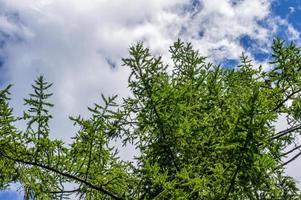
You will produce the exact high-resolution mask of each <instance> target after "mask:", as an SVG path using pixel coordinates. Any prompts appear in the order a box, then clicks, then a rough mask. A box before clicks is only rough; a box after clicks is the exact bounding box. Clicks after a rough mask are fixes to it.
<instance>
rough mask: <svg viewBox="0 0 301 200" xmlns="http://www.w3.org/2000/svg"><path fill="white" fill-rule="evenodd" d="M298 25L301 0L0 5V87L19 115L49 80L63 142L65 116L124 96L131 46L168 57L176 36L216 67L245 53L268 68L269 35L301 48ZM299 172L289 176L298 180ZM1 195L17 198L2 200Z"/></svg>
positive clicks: (56, 131)
mask: <svg viewBox="0 0 301 200" xmlns="http://www.w3.org/2000/svg"><path fill="white" fill-rule="evenodd" d="M299 19H301V0H0V87H1V88H2V87H4V86H5V85H6V84H8V83H13V84H14V87H13V90H12V102H11V104H12V106H14V107H15V113H16V114H20V113H22V110H23V109H24V108H23V105H22V104H23V98H24V97H26V96H27V94H28V92H29V91H30V89H31V88H30V85H31V84H32V82H33V80H34V79H35V78H36V77H37V75H40V74H43V75H44V76H45V77H46V78H47V79H48V80H49V81H50V82H54V87H53V88H52V90H53V92H54V94H55V95H54V96H53V99H52V100H53V102H54V103H55V108H54V109H53V110H52V111H53V115H54V120H53V121H52V124H51V127H52V130H53V131H52V137H58V138H61V139H63V140H65V141H68V139H69V138H70V136H72V134H73V131H74V129H73V128H72V123H70V122H69V121H68V116H69V115H77V114H83V115H85V114H87V112H86V107H87V106H88V105H91V104H92V103H93V102H99V99H100V98H99V97H100V93H104V94H105V95H110V94H119V95H120V96H126V95H127V94H128V90H127V88H126V84H127V76H128V69H126V68H125V67H122V66H121V58H122V57H125V56H127V52H128V48H129V46H130V45H131V44H134V43H135V42H137V41H143V42H144V43H145V44H146V45H147V46H148V47H150V48H151V49H152V52H153V53H154V54H161V55H167V52H168V46H169V45H171V44H172V42H173V41H175V40H176V39H177V38H182V39H183V40H185V41H190V42H192V43H193V45H194V47H195V48H197V49H199V50H200V52H201V53H202V54H203V55H204V56H208V59H209V60H210V61H212V62H214V63H216V64H220V63H223V64H224V66H231V65H234V64H236V63H237V59H238V57H239V56H240V55H241V53H242V52H247V53H248V54H249V55H250V56H251V57H252V58H253V60H254V63H256V64H263V65H264V66H267V65H266V64H265V63H266V62H267V61H268V59H269V54H268V52H269V50H270V45H271V41H272V39H273V38H274V37H276V36H278V37H281V38H283V39H285V40H287V41H293V42H295V43H296V44H301V41H300V31H301V21H300V20H299ZM267 67H268V66H267ZM123 156H125V157H126V156H127V155H123ZM298 167H301V161H299V162H297V163H295V164H294V166H289V167H288V169H287V173H288V174H290V175H292V176H293V177H294V178H296V179H298V180H301V176H300V175H298V173H297V171H298V170H297V169H298ZM7 195H11V197H9V199H17V196H18V195H17V194H15V193H14V192H11V191H7V192H2V193H0V199H7V198H8V197H7Z"/></svg>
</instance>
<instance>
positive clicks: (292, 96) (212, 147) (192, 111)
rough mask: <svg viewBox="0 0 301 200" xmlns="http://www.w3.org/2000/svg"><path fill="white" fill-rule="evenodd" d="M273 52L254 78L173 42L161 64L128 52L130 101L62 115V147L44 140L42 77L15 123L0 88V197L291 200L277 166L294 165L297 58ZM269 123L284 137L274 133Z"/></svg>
mask: <svg viewBox="0 0 301 200" xmlns="http://www.w3.org/2000/svg"><path fill="white" fill-rule="evenodd" d="M272 49H273V59H272V61H271V63H270V65H271V68H270V69H269V70H263V69H262V67H261V66H260V67H254V66H253V65H252V61H251V60H249V58H248V57H247V56H245V55H242V56H241V63H240V64H239V65H238V66H237V67H233V68H223V67H221V66H216V65H214V64H211V63H208V62H206V58H205V57H202V56H201V55H200V54H199V52H198V51H196V50H194V49H193V47H192V45H191V44H190V43H183V42H182V41H180V40H178V41H176V42H175V43H174V45H173V46H172V47H170V53H171V61H172V64H170V65H166V64H164V63H163V61H162V59H161V57H156V56H152V55H151V53H150V51H149V49H147V48H145V47H144V46H143V45H142V44H141V43H138V44H137V45H135V46H133V47H131V48H130V56H129V57H128V58H125V59H123V62H124V65H125V66H127V67H129V68H130V70H131V74H130V76H129V79H128V87H129V89H130V90H131V91H132V95H131V97H128V98H124V99H123V102H122V103H121V104H120V105H118V104H117V103H116V98H117V96H113V97H108V98H106V97H104V96H103V95H102V102H101V103H100V104H94V106H92V107H89V108H88V110H89V111H90V117H88V118H83V117H81V116H77V117H70V119H71V120H72V121H73V122H74V125H75V126H77V127H78V132H77V133H76V135H75V136H74V137H73V142H72V143H71V144H70V145H66V144H64V143H63V141H60V140H52V139H50V138H49V133H50V128H49V125H48V123H49V120H51V118H52V117H51V114H50V112H49V109H50V108H51V107H52V106H53V105H52V104H51V103H49V97H50V96H51V95H52V94H51V93H49V92H48V90H49V89H50V88H51V84H49V83H47V82H46V81H45V80H44V78H43V77H42V76H41V77H38V79H37V80H36V82H35V84H34V85H33V86H32V87H33V90H34V92H33V93H32V94H30V96H29V98H28V99H25V105H26V106H27V107H28V110H27V111H26V112H24V115H23V117H19V118H17V117H14V116H13V114H12V108H10V107H9V104H8V101H9V98H8V96H9V88H10V86H9V87H7V88H5V89H4V90H1V92H0V145H1V148H0V158H1V159H0V173H1V176H0V177H1V178H0V187H1V188H2V189H4V188H7V186H8V184H9V183H12V182H19V183H21V185H22V187H23V189H24V191H25V199H32V198H34V199H62V198H68V197H70V198H74V195H76V196H77V198H82V199H213V200H214V199H222V200H226V199H250V200H253V199H271V200H274V199H291V200H294V199H300V198H301V196H300V191H299V190H298V188H297V187H296V183H295V181H294V180H293V179H292V178H291V177H288V176H286V175H285V173H284V167H285V165H287V164H289V163H291V162H292V161H293V160H295V159H296V158H297V157H298V156H299V155H300V154H298V153H297V154H294V153H295V152H296V151H295V150H298V149H299V148H300V146H296V147H293V149H290V150H289V151H287V152H286V150H287V147H291V146H292V145H293V144H294V143H296V136H297V135H298V134H299V133H300V130H301V124H300V118H301V115H300V110H301V96H300V93H301V79H300V77H301V72H300V66H301V54H300V49H299V48H297V47H296V46H295V45H294V44H290V45H286V44H285V43H284V42H283V41H281V40H275V41H274V44H273V48H272ZM279 116H284V117H285V118H286V119H287V122H288V124H289V126H290V127H289V128H288V129H287V130H283V131H280V132H277V131H276V130H275V127H274V124H275V122H276V121H277V119H278V118H279ZM16 121H25V123H26V124H27V128H26V130H24V131H21V130H18V129H17V128H16V127H15V125H14V124H15V122H16ZM114 140H122V141H123V144H124V145H134V146H135V147H136V149H137V150H138V151H139V154H138V155H137V157H136V158H135V164H133V163H130V162H125V161H122V160H121V159H120V158H118V156H117V153H116V148H114V147H110V146H111V144H112V141H114ZM286 157H288V160H287V159H286V161H285V162H284V158H286ZM70 183H71V184H73V186H74V188H75V189H72V190H68V189H65V187H66V185H67V184H70ZM70 195H73V196H70Z"/></svg>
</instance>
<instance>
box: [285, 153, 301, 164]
mask: <svg viewBox="0 0 301 200" xmlns="http://www.w3.org/2000/svg"><path fill="white" fill-rule="evenodd" d="M299 156H301V152H299V153H298V154H296V155H295V156H294V157H292V158H291V159H289V160H288V161H286V162H285V163H282V164H281V166H282V167H283V166H285V165H287V164H289V163H291V162H293V161H294V160H296V159H297V158H298V157H299Z"/></svg>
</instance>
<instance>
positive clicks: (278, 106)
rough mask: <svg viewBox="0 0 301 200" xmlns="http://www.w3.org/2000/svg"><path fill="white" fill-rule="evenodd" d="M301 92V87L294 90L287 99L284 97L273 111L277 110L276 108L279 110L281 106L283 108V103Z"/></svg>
mask: <svg viewBox="0 0 301 200" xmlns="http://www.w3.org/2000/svg"><path fill="white" fill-rule="evenodd" d="M299 92H301V89H299V90H296V91H294V92H292V93H291V94H289V95H288V96H287V97H286V98H285V99H283V100H282V101H281V102H280V103H279V104H278V105H277V106H276V107H275V108H274V109H273V110H272V111H273V112H275V111H276V110H278V109H279V108H281V106H283V104H285V103H286V102H287V101H288V100H289V99H290V98H291V97H292V96H294V95H295V94H297V93H299Z"/></svg>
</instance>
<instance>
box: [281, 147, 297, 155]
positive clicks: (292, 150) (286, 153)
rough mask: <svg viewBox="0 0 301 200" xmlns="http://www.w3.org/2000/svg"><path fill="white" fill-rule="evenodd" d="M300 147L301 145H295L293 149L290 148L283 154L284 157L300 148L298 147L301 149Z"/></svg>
mask: <svg viewBox="0 0 301 200" xmlns="http://www.w3.org/2000/svg"><path fill="white" fill-rule="evenodd" d="M300 148H301V145H299V146H296V147H294V148H293V149H291V150H289V151H287V152H285V153H283V154H281V157H282V156H286V155H288V154H290V153H292V152H294V151H296V150H298V149H300Z"/></svg>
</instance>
